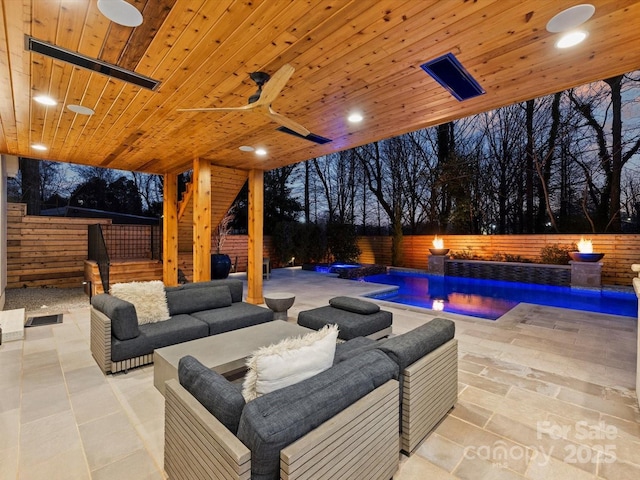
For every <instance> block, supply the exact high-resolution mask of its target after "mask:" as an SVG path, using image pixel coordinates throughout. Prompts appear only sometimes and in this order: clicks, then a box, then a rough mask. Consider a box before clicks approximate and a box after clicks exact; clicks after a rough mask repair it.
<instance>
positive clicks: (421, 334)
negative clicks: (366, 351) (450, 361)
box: [378, 318, 456, 372]
mask: <svg viewBox="0 0 640 480" xmlns="http://www.w3.org/2000/svg"><path fill="white" fill-rule="evenodd" d="M455 333H456V325H455V323H453V322H452V321H451V320H447V319H446V318H434V319H433V320H431V321H430V322H429V323H426V324H424V325H421V326H419V327H418V328H414V329H413V330H411V331H409V332H407V333H404V334H402V335H398V336H396V337H391V338H388V339H386V340H383V341H381V342H379V344H378V348H379V349H380V350H382V351H383V352H385V353H386V354H387V355H389V358H391V359H392V360H393V361H394V362H396V363H397V364H398V367H399V368H400V372H402V371H403V370H404V369H405V368H407V367H408V366H409V365H411V364H412V363H414V362H415V361H417V360H419V359H420V358H422V357H424V356H425V355H426V354H427V353H430V352H432V351H433V350H435V349H436V348H438V347H439V346H440V345H443V344H444V343H446V342H448V341H449V340H451V339H452V338H453V336H454V335H455Z"/></svg>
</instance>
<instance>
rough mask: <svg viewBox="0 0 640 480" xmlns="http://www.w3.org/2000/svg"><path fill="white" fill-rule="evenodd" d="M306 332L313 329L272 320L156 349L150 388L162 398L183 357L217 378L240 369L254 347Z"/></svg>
mask: <svg viewBox="0 0 640 480" xmlns="http://www.w3.org/2000/svg"><path fill="white" fill-rule="evenodd" d="M309 332H313V330H311V329H309V328H305V327H301V326H300V325H297V324H295V323H289V322H285V321H283V320H274V321H272V322H267V323H261V324H259V325H254V326H252V327H246V328H240V329H238V330H233V331H231V332H226V333H220V334H218V335H212V336H210V337H204V338H198V339H197V340H192V341H190V342H184V343H178V344H176V345H171V346H169V347H164V348H159V349H157V350H155V351H154V352H153V385H154V386H155V387H156V388H157V389H158V390H159V391H160V393H162V395H164V382H166V381H167V380H170V379H172V378H175V379H176V380H177V379H178V362H179V361H180V359H181V358H182V357H184V356H185V355H191V356H192V357H195V358H197V359H198V361H200V362H201V363H202V364H203V365H205V366H206V367H208V368H210V369H212V370H215V371H216V372H218V373H219V374H221V375H232V374H234V373H238V372H240V371H242V370H244V368H245V365H244V364H245V360H246V358H247V357H248V356H249V355H251V354H252V353H253V352H254V351H255V350H257V349H258V348H260V347H265V346H267V345H271V344H272V343H277V342H279V341H280V340H283V339H285V338H289V337H296V336H299V335H304V334H306V333H309Z"/></svg>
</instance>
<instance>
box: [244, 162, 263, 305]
mask: <svg viewBox="0 0 640 480" xmlns="http://www.w3.org/2000/svg"><path fill="white" fill-rule="evenodd" d="M263 212H264V172H263V171H262V170H250V171H249V264H248V266H247V302H249V303H253V304H259V303H264V298H263V297H262V257H263V222H264V218H263Z"/></svg>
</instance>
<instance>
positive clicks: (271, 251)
mask: <svg viewBox="0 0 640 480" xmlns="http://www.w3.org/2000/svg"><path fill="white" fill-rule="evenodd" d="M91 224H101V225H103V226H107V228H106V229H105V232H109V233H106V234H105V242H106V243H107V245H108V248H109V249H110V250H111V249H112V248H113V249H116V250H113V251H114V252H118V253H117V254H115V255H114V258H115V259H125V258H132V259H136V260H142V259H152V258H157V255H159V251H157V250H156V249H157V248H160V247H161V245H162V242H161V237H155V240H152V238H151V237H152V236H153V234H152V231H153V230H152V227H150V226H147V225H143V226H134V227H135V228H131V226H130V225H112V224H111V222H110V221H109V220H104V219H87V218H64V217H43V216H29V215H26V206H25V205H24V204H9V205H8V218H7V288H21V287H39V286H56V287H79V286H81V285H82V282H83V281H84V280H85V261H86V260H87V255H88V233H87V232H88V225H91ZM586 237H588V238H591V239H592V241H593V244H594V249H595V251H598V252H602V253H604V254H605V257H604V259H603V260H602V262H603V267H602V283H603V284H604V285H622V286H630V285H631V282H632V279H633V277H634V272H632V271H631V264H633V263H640V235H606V234H605V235H586ZM441 238H442V239H443V240H444V243H445V247H447V248H449V249H450V251H451V252H458V251H464V250H467V251H470V252H472V253H474V254H477V255H478V256H480V257H482V258H487V259H489V258H491V257H493V256H494V255H495V254H498V253H503V254H504V253H508V254H510V255H520V256H522V257H525V258H528V259H531V260H535V259H537V258H539V257H540V252H541V249H542V247H544V246H545V245H553V244H560V245H566V244H571V243H576V242H578V241H579V240H580V235H444V236H441ZM432 241H433V236H431V235H416V236H406V237H404V241H403V249H402V251H403V257H402V258H403V262H402V265H401V266H403V267H407V268H414V269H419V270H427V262H428V255H429V248H430V247H432V243H431V242H432ZM247 242H248V238H247V236H246V235H230V236H229V237H227V240H226V242H225V245H224V249H223V253H226V254H228V255H229V257H230V258H231V262H232V263H236V259H237V271H239V272H243V271H246V269H247V261H248V256H247V255H248V254H247V252H248V247H247ZM116 244H123V246H122V248H120V247H116V246H115V245H116ZM358 245H359V247H360V249H361V251H362V253H361V255H360V259H359V260H360V262H361V263H378V264H382V265H390V264H391V237H386V236H385V237H382V236H372V237H360V238H359V239H358ZM264 250H265V253H264V256H265V257H270V258H271V264H272V265H273V266H276V267H277V266H278V265H279V264H280V262H279V260H278V258H277V256H276V254H275V245H274V243H273V239H272V238H271V237H265V239H264ZM154 251H155V252H156V253H154ZM178 261H179V268H180V269H181V270H182V271H183V273H184V274H185V276H186V277H187V278H188V279H189V280H191V279H192V277H191V275H192V272H193V257H192V254H191V252H188V251H186V252H179V258H178ZM147 275H149V272H147ZM152 275H154V276H155V277H157V278H158V279H159V278H161V275H162V270H161V269H156V270H154V271H153V273H152ZM131 280H136V278H132V279H131ZM118 281H124V280H121V279H119V280H118Z"/></svg>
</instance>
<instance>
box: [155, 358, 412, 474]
mask: <svg viewBox="0 0 640 480" xmlns="http://www.w3.org/2000/svg"><path fill="white" fill-rule="evenodd" d="M203 369H204V370H203ZM205 370H206V368H205V367H203V366H202V365H201V364H199V362H198V361H197V360H195V359H193V358H189V357H185V358H182V359H181V360H180V364H179V367H178V372H179V382H178V381H176V380H175V379H172V380H169V381H168V382H167V383H166V389H165V448H164V452H165V461H164V469H165V471H166V473H167V475H168V477H169V478H172V479H174V478H185V479H186V478H188V479H199V478H252V479H254V480H267V479H277V478H298V475H300V473H301V472H302V473H304V472H306V473H307V474H308V473H309V472H313V474H312V477H311V478H332V479H334V478H336V479H338V478H343V479H362V480H364V479H367V480H369V479H388V478H391V477H392V476H393V474H394V473H395V471H396V470H397V468H398V461H399V456H398V447H399V442H398V429H399V425H398V423H399V418H398V414H397V411H398V410H397V409H398V406H399V396H398V382H397V381H396V380H395V378H397V375H398V367H397V365H396V364H395V363H394V362H393V361H392V360H390V359H389V357H388V356H387V355H385V354H384V353H383V352H381V351H380V350H372V351H368V352H364V353H362V354H361V355H357V356H354V357H351V358H349V359H347V360H345V361H342V362H340V363H338V364H336V365H334V366H332V367H330V368H328V369H327V370H324V371H323V372H321V373H318V374H317V375H314V376H312V377H310V378H307V379H305V380H302V381H301V382H299V383H295V384H293V385H290V386H287V387H284V388H281V389H279V390H275V391H272V392H270V393H266V394H264V395H262V396H259V397H258V398H256V399H254V400H251V401H249V402H247V403H246V404H244V405H243V403H244V400H243V398H242V396H241V395H240V394H239V386H237V385H233V384H231V383H229V382H227V381H226V380H225V379H224V378H223V377H221V376H219V375H217V374H215V373H214V372H206V371H205ZM200 375H202V376H203V377H204V378H205V380H204V381H200V382H197V381H194V377H197V376H200ZM213 377H215V378H214V379H212V378H213ZM224 382H227V383H226V385H225V384H224ZM198 399H200V400H198ZM202 399H204V401H203V400H202ZM201 401H203V403H200V402H201ZM212 403H213V405H212ZM240 410H241V413H239V411H240ZM236 425H237V431H236Z"/></svg>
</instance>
